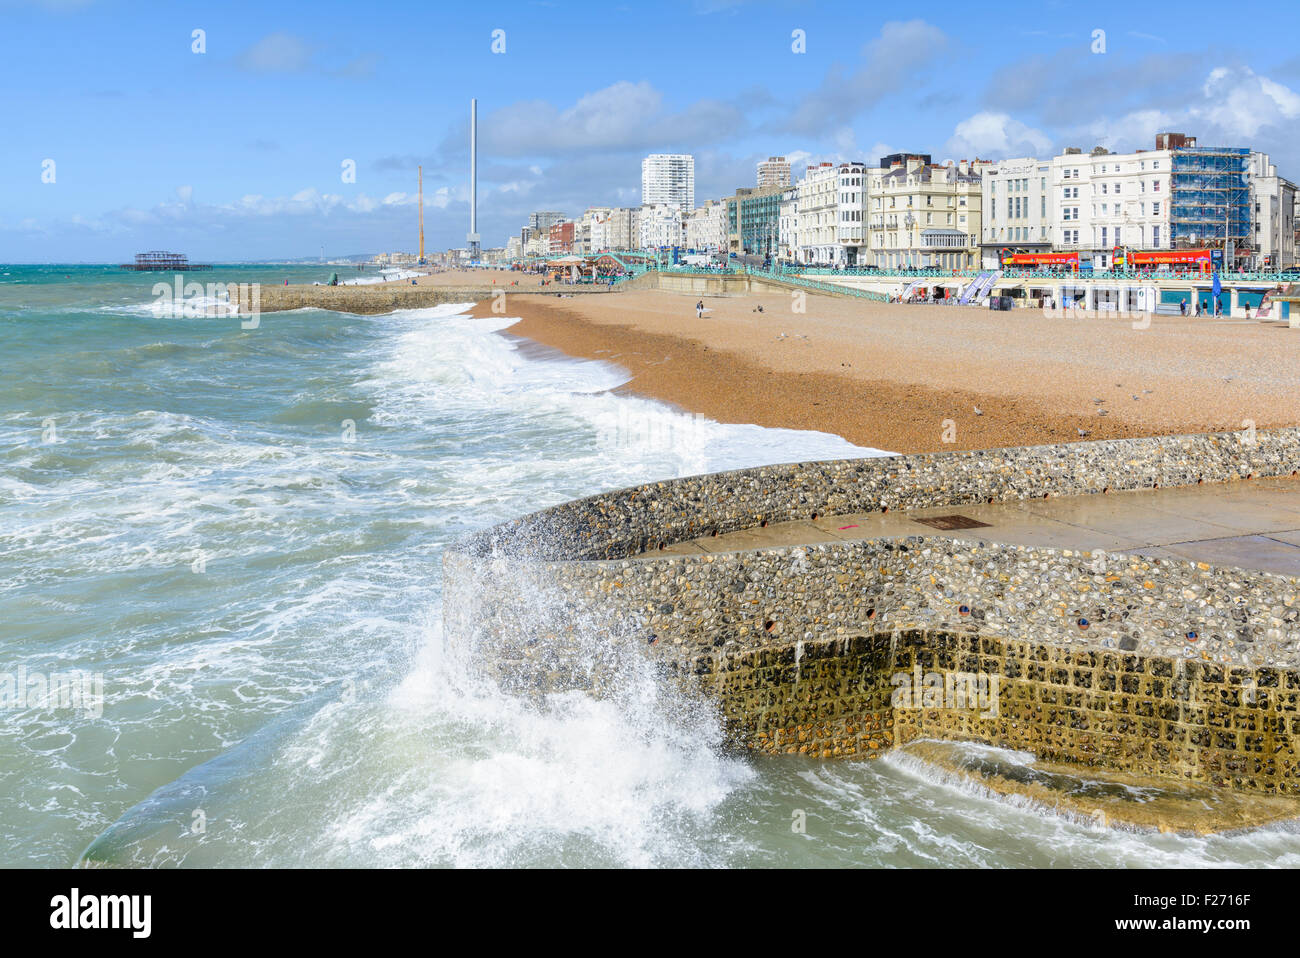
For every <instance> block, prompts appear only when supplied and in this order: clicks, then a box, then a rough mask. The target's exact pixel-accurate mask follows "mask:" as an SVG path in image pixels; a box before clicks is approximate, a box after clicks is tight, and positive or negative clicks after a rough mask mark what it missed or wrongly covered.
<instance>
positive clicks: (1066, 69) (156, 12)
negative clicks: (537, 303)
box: [0, 0, 1300, 262]
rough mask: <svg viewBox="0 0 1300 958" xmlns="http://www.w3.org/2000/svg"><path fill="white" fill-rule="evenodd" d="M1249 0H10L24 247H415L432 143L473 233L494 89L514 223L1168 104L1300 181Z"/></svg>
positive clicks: (1297, 80)
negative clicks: (678, 168)
mask: <svg viewBox="0 0 1300 958" xmlns="http://www.w3.org/2000/svg"><path fill="white" fill-rule="evenodd" d="M877 8H879V9H877ZM1223 11H1224V7H1223V6H1222V5H1221V4H1219V3H1213V4H1211V3H1202V2H1197V0H1189V2H1182V3H1178V4H1166V3H1163V2H1149V3H1146V4H1133V3H1127V2H1126V3H1110V2H1094V3H1089V4H1080V3H1077V2H1068V3H1063V2H1047V3H1043V2H1041V0H1039V2H1024V3H1022V2H1019V0H1004V2H1002V3H999V4H996V5H991V6H990V5H976V4H971V3H969V2H966V3H954V4H945V3H942V2H936V3H930V4H917V5H900V4H892V5H874V4H872V5H865V4H862V3H860V2H858V3H822V2H818V3H815V4H814V3H804V2H778V0H770V2H763V0H752V2H746V0H683V2H672V0H658V2H654V3H645V2H641V3H636V4H632V5H618V4H615V3H592V4H587V3H577V2H559V0H556V2H526V3H495V4H486V3H481V4H465V5H462V4H456V5H452V4H443V3H437V2H433V3H431V2H427V0H426V2H423V3H406V2H400V0H399V2H389V3H377V4H371V5H363V4H357V3H354V2H349V3H339V2H328V0H327V2H318V3H311V4H307V3H301V4H288V3H280V2H276V0H263V2H259V3H246V2H223V3H212V2H207V3H187V2H175V0H173V2H167V3H148V2H123V0H44V2H33V0H0V24H2V28H0V81H2V82H0V91H2V92H3V98H4V117H5V129H4V133H3V138H4V149H3V150H0V184H3V185H0V261H6V262H119V261H124V260H125V259H128V258H129V257H130V256H131V255H132V254H133V253H135V252H136V251H138V250H142V249H153V248H172V249H179V250H184V251H186V252H188V253H189V254H190V256H191V257H192V258H194V259H198V260H215V261H224V260H232V259H269V258H275V257H298V256H314V255H317V254H318V253H319V252H320V249H321V247H322V246H324V248H325V253H326V255H327V256H330V255H343V254H351V253H366V252H378V251H381V250H392V249H404V250H412V249H414V247H415V227H414V224H415V220H416V203H415V197H414V192H415V181H416V173H415V168H416V165H417V163H422V164H423V165H424V173H425V204H426V211H425V223H426V234H427V244H428V246H429V247H430V248H442V247H446V246H450V245H463V243H464V237H465V232H466V230H467V226H468V223H467V220H468V213H467V209H468V206H467V192H468V191H467V172H468V149H467V146H466V138H467V126H468V105H469V99H470V97H471V96H477V97H478V98H479V124H480V161H479V168H480V184H479V227H480V232H482V233H483V237H484V242H485V245H501V244H503V243H504V241H505V238H506V236H507V234H509V233H511V232H514V231H516V230H517V229H518V227H519V225H520V223H521V222H522V221H523V220H524V218H525V217H526V215H527V213H528V211H530V210H533V209H558V210H562V211H564V212H567V213H570V214H577V213H580V212H581V211H582V209H584V208H585V207H586V206H589V205H597V204H600V205H611V204H623V205H627V204H634V203H639V201H640V195H639V193H640V158H641V156H643V155H644V154H645V153H647V152H658V151H670V152H679V151H680V152H691V153H694V154H695V156H696V197H697V201H702V200H703V199H705V198H709V197H716V196H721V195H724V194H725V193H729V192H731V191H732V190H734V189H735V187H737V186H745V185H751V184H752V182H753V178H754V164H755V162H757V161H758V160H759V159H762V158H764V157H766V156H768V155H769V154H773V153H777V154H785V155H787V156H789V157H791V158H793V159H794V160H795V161H796V162H797V164H799V165H802V164H803V163H805V162H808V161H820V160H823V159H830V160H839V159H863V160H867V161H874V160H876V159H878V157H879V156H880V155H881V154H883V153H885V152H890V151H895V150H907V151H917V152H928V153H931V154H933V155H934V157H935V159H936V160H943V159H948V158H952V159H961V158H963V157H968V158H969V157H974V156H976V155H978V156H980V157H985V158H992V159H997V158H1000V157H1004V156H1022V155H1027V154H1038V155H1042V156H1046V155H1050V154H1051V153H1054V152H1056V151H1058V150H1059V149H1060V148H1061V147H1063V146H1080V147H1083V148H1085V149H1088V148H1091V147H1093V146H1095V145H1097V144H1102V145H1104V146H1107V147H1109V148H1110V149H1113V150H1130V149H1134V148H1138V147H1150V146H1151V145H1152V138H1153V136H1154V134H1155V133H1156V132H1157V131H1158V130H1166V129H1171V130H1180V131H1183V132H1187V133H1193V134H1196V135H1198V136H1199V137H1200V139H1201V142H1202V143H1210V142H1213V143H1219V144H1226V145H1236V146H1250V147H1253V148H1255V149H1261V150H1265V151H1267V152H1270V153H1271V154H1273V158H1274V162H1276V163H1277V165H1278V167H1279V171H1280V172H1281V173H1282V175H1284V176H1288V177H1290V178H1292V179H1297V180H1300V55H1297V54H1296V53H1295V52H1294V44H1292V43H1289V42H1286V41H1287V38H1288V37H1290V38H1294V37H1295V36H1297V35H1300V7H1296V6H1292V5H1289V4H1280V5H1276V6H1272V7H1270V8H1269V10H1268V12H1267V19H1268V20H1269V23H1268V26H1267V27H1263V26H1260V24H1262V22H1263V19H1262V17H1261V16H1252V17H1251V18H1249V19H1248V20H1247V21H1246V22H1245V24H1244V25H1243V26H1242V27H1240V28H1238V29H1235V30H1228V29H1224V28H1223V27H1221V26H1212V24H1221V23H1222V21H1223V19H1224V12H1223ZM1252 26H1255V27H1257V28H1258V29H1259V31H1260V32H1258V33H1254V34H1251V33H1249V32H1247V31H1248V29H1249V28H1250V27H1252ZM498 29H499V30H504V31H505V52H504V53H503V54H494V53H493V52H492V33H493V31H494V30H498ZM194 30H203V31H204V40H205V45H206V52H204V53H195V52H193V50H192V47H193V43H194V41H193V39H192V36H193V31H194ZM796 30H802V31H803V32H804V36H805V38H806V40H805V43H806V52H804V53H795V52H794V51H793V49H792V47H793V45H794V40H793V39H792V34H793V32H794V31H796ZM1095 30H1104V31H1105V38H1104V39H1105V51H1104V52H1094V47H1096V46H1097V45H1098V44H1097V42H1096V40H1094V38H1093V32H1094V31H1095ZM46 160H53V161H54V182H52V183H45V182H42V171H43V169H45V167H44V166H43V164H44V163H45V161H46ZM345 160H353V161H355V164H356V178H355V179H356V181H355V183H348V182H344V181H343V179H342V176H341V173H342V164H343V162H344V161H345ZM796 169H797V168H796Z"/></svg>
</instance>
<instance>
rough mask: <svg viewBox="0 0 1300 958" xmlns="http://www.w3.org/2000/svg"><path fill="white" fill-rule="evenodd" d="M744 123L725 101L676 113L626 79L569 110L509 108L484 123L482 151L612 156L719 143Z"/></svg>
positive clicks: (529, 103) (454, 146) (456, 146)
mask: <svg viewBox="0 0 1300 958" xmlns="http://www.w3.org/2000/svg"><path fill="white" fill-rule="evenodd" d="M744 123H745V120H744V116H743V115H742V113H741V111H740V110H738V109H737V108H736V107H734V106H732V105H730V104H727V103H723V102H721V101H719V100H708V99H705V100H697V101H695V102H694V103H692V104H691V105H690V106H688V107H687V108H686V109H685V110H682V111H681V112H677V113H674V112H672V111H670V110H668V109H666V108H665V105H664V102H663V94H662V93H660V92H659V91H658V90H657V89H655V88H654V87H653V86H652V85H651V84H649V83H647V82H645V81H641V82H638V83H632V82H630V81H627V80H621V81H619V82H618V83H615V84H613V85H611V86H607V87H604V88H603V89H600V90H595V91H593V92H591V93H587V94H585V95H583V96H582V97H580V98H579V99H578V100H577V102H575V103H574V104H573V105H572V106H570V107H568V108H566V109H563V110H561V109H558V108H557V107H555V106H554V105H553V104H551V103H549V102H547V101H545V100H526V101H520V102H517V103H513V104H511V105H510V106H506V107H503V108H502V109H500V110H497V111H496V112H494V113H492V114H490V115H489V116H487V117H485V118H484V119H483V120H482V122H480V124H479V139H480V149H482V150H483V151H484V152H487V153H490V154H492V153H494V154H496V155H498V156H548V155H549V156H553V155H557V154H565V153H574V152H589V151H593V150H595V151H600V152H606V153H610V152H619V151H625V150H635V149H643V148H647V147H650V148H668V147H669V145H671V144H680V145H682V146H683V147H685V146H688V145H695V144H701V143H711V142H716V141H717V140H718V139H720V138H722V137H725V136H728V135H731V134H732V133H735V132H736V131H738V130H739V129H741V128H742V127H743V126H744ZM462 148H463V141H462V139H461V138H460V137H459V136H455V137H452V138H449V140H448V141H447V143H445V144H444V151H445V152H453V153H458V152H460V151H461V149H462Z"/></svg>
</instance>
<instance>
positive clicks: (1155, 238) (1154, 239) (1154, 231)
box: [1151, 226, 1160, 249]
mask: <svg viewBox="0 0 1300 958" xmlns="http://www.w3.org/2000/svg"><path fill="white" fill-rule="evenodd" d="M1151 245H1152V246H1154V247H1155V248H1156V249H1159V248H1160V227H1159V226H1153V227H1151Z"/></svg>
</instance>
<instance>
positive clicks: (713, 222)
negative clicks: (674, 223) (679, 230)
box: [686, 200, 727, 252]
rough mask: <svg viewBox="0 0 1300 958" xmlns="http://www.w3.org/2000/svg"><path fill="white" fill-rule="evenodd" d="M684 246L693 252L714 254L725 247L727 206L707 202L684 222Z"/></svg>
mask: <svg viewBox="0 0 1300 958" xmlns="http://www.w3.org/2000/svg"><path fill="white" fill-rule="evenodd" d="M686 245H687V247H689V248H690V249H693V250H707V251H709V252H715V251H718V250H722V249H725V248H726V246H727V204H726V203H724V202H723V201H722V200H709V201H708V202H707V203H705V204H704V205H703V206H701V207H698V208H697V209H696V210H694V211H693V212H692V213H691V215H690V216H689V217H688V218H687V220H686Z"/></svg>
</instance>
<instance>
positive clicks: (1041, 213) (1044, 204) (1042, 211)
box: [1038, 196, 1047, 217]
mask: <svg viewBox="0 0 1300 958" xmlns="http://www.w3.org/2000/svg"><path fill="white" fill-rule="evenodd" d="M1039 199H1040V200H1041V201H1042V203H1041V207H1042V208H1041V209H1040V210H1039V211H1038V215H1039V216H1043V217H1045V216H1047V197H1046V196H1040V197H1039Z"/></svg>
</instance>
